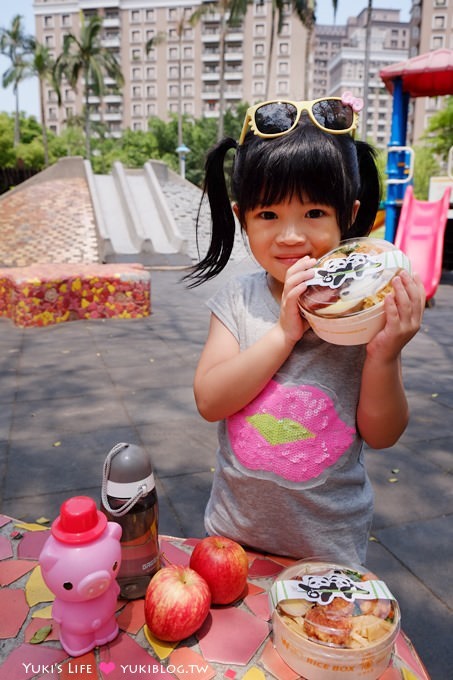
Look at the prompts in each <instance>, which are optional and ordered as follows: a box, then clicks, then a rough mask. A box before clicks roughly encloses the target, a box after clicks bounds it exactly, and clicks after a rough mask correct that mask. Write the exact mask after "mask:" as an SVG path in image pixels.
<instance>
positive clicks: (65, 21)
mask: <svg viewBox="0 0 453 680" xmlns="http://www.w3.org/2000/svg"><path fill="white" fill-rule="evenodd" d="M61 25H62V26H70V25H71V16H70V15H69V14H62V15H61Z"/></svg>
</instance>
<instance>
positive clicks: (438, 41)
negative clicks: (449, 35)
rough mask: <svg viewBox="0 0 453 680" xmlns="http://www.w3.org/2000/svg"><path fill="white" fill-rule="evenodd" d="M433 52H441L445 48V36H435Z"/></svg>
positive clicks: (433, 37)
mask: <svg viewBox="0 0 453 680" xmlns="http://www.w3.org/2000/svg"><path fill="white" fill-rule="evenodd" d="M431 43H432V48H433V50H439V49H440V48H441V47H443V46H444V36H443V35H433V36H432V38H431Z"/></svg>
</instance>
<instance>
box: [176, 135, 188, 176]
mask: <svg viewBox="0 0 453 680" xmlns="http://www.w3.org/2000/svg"><path fill="white" fill-rule="evenodd" d="M189 151H190V149H189V147H188V146H186V145H185V144H184V143H182V144H180V145H179V146H178V147H176V153H177V154H178V156H179V174H180V175H181V177H182V178H183V179H185V177H186V156H187V154H188V153H189Z"/></svg>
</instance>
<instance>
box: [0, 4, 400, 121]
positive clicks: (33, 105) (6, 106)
mask: <svg viewBox="0 0 453 680" xmlns="http://www.w3.org/2000/svg"><path fill="white" fill-rule="evenodd" d="M411 3H412V0H373V7H375V8H379V9H381V8H382V9H384V8H386V9H387V8H389V9H400V10H401V14H400V17H401V21H409V11H410V7H411ZM354 4H355V5H356V7H357V10H355V11H357V13H358V14H359V13H360V12H361V11H362V9H364V8H365V7H367V6H368V2H367V1H366V0H356V2H355V3H354ZM316 8H317V9H316V20H317V23H318V24H333V8H332V2H331V0H317V3H316ZM16 14H20V15H21V16H22V17H23V18H24V26H25V30H26V32H27V33H29V34H34V30H35V22H34V16H33V0H0V26H2V27H4V28H9V27H10V26H11V21H12V18H13V17H14V16H16ZM352 15H353V14H351V2H349V0H338V10H337V19H336V23H337V24H345V23H346V20H347V19H348V17H349V16H352ZM8 65H9V61H8V60H7V59H6V58H5V57H2V56H0V76H1V75H2V74H3V73H4V71H5V70H6V69H7V68H8ZM19 106H20V109H21V111H25V112H26V113H27V114H28V115H33V116H36V117H37V118H38V117H39V100H38V83H37V80H36V79H35V78H30V79H29V80H26V81H24V82H23V83H21V84H20V85H19ZM14 109H15V101H14V96H13V92H12V88H11V87H9V88H8V89H6V90H5V89H3V88H0V111H7V112H13V111H14Z"/></svg>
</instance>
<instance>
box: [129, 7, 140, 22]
mask: <svg viewBox="0 0 453 680" xmlns="http://www.w3.org/2000/svg"><path fill="white" fill-rule="evenodd" d="M138 21H140V10H139V9H133V10H131V23H133V24H136V23H137V22H138Z"/></svg>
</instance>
